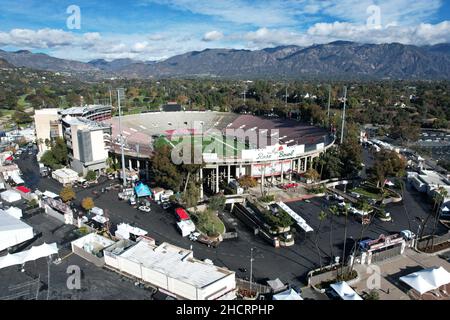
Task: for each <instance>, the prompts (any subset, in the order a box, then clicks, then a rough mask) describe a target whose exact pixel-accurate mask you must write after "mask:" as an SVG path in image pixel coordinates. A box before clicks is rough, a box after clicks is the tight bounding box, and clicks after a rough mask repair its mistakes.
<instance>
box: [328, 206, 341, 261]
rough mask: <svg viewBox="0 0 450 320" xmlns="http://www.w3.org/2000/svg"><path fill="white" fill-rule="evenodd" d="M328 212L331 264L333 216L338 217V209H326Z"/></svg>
mask: <svg viewBox="0 0 450 320" xmlns="http://www.w3.org/2000/svg"><path fill="white" fill-rule="evenodd" d="M328 210H329V211H330V238H329V240H330V255H331V257H330V258H331V263H333V257H334V254H333V251H334V250H333V222H334V221H333V217H334V216H338V215H339V209H338V207H337V206H331V207H330V208H329V209H328Z"/></svg>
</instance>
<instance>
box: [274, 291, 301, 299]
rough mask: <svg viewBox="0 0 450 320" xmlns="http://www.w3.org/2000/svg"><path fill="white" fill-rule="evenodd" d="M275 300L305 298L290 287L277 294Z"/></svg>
mask: <svg viewBox="0 0 450 320" xmlns="http://www.w3.org/2000/svg"><path fill="white" fill-rule="evenodd" d="M273 300H303V298H302V297H301V296H300V295H299V294H298V293H297V292H296V291H295V290H293V289H289V290H286V291H284V292H280V293H278V294H275V295H274V296H273Z"/></svg>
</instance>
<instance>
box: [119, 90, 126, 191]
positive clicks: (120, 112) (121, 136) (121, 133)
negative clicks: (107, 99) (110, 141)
mask: <svg viewBox="0 0 450 320" xmlns="http://www.w3.org/2000/svg"><path fill="white" fill-rule="evenodd" d="M124 95H125V90H124V89H123V88H118V89H117V105H118V107H119V133H120V151H121V155H122V178H123V187H124V188H125V187H126V185H127V176H126V173H125V154H124V150H123V132H122V108H121V105H120V100H121V98H122V97H123V96H124Z"/></svg>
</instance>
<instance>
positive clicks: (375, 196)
mask: <svg viewBox="0 0 450 320" xmlns="http://www.w3.org/2000/svg"><path fill="white" fill-rule="evenodd" d="M352 192H355V193H357V194H360V195H362V196H365V197H367V198H370V199H375V200H377V201H378V200H381V195H380V194H377V193H372V192H369V191H367V190H366V189H363V188H355V189H353V190H352Z"/></svg>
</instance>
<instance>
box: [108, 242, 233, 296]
mask: <svg viewBox="0 0 450 320" xmlns="http://www.w3.org/2000/svg"><path fill="white" fill-rule="evenodd" d="M104 256H105V264H106V265H107V266H108V267H110V268H112V269H115V270H119V271H120V272H123V273H125V274H129V275H131V276H134V277H136V278H138V279H140V280H142V281H144V282H147V283H149V284H151V285H154V286H156V287H158V288H160V289H161V291H163V292H166V293H168V294H171V295H173V296H175V297H176V298H178V299H185V300H233V299H235V298H236V295H235V290H236V278H235V273H234V272H233V271H230V270H228V269H225V268H220V267H217V266H214V265H212V264H209V263H206V262H203V261H200V260H197V259H195V258H194V256H193V252H192V251H191V250H186V249H183V248H179V247H176V246H173V245H171V244H168V243H162V244H161V245H159V246H157V245H156V244H155V242H154V241H153V240H150V239H143V240H141V241H139V242H138V243H136V244H135V245H132V246H128V245H127V242H118V243H116V244H115V245H112V246H111V247H109V248H107V249H105V250H104Z"/></svg>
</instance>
